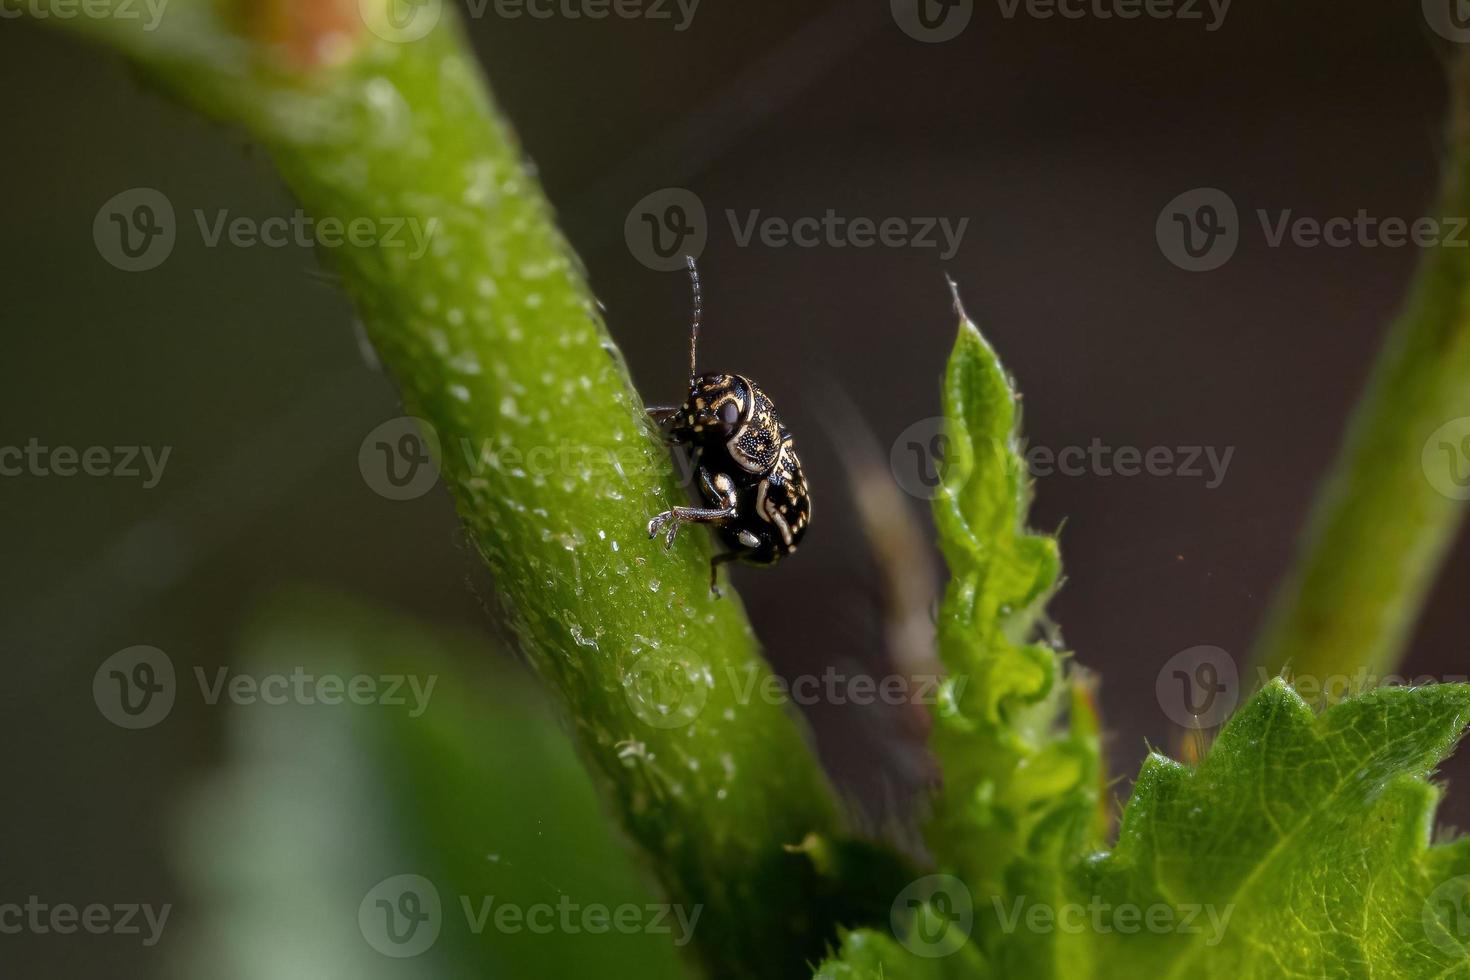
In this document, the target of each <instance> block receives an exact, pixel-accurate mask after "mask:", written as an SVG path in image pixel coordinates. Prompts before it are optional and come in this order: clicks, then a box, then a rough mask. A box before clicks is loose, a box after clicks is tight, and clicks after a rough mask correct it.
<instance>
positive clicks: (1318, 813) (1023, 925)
mask: <svg viewBox="0 0 1470 980" xmlns="http://www.w3.org/2000/svg"><path fill="white" fill-rule="evenodd" d="M1467 721H1470V687H1467V686H1464V685H1441V686H1436V687H1426V688H1417V689H1414V688H1384V689H1381V690H1377V691H1374V692H1372V693H1370V694H1367V695H1364V696H1362V697H1358V698H1354V699H1351V700H1348V701H1344V702H1342V703H1340V704H1338V705H1336V706H1334V707H1333V708H1331V709H1330V710H1328V711H1327V712H1325V713H1324V714H1321V715H1316V714H1314V713H1313V712H1312V710H1311V709H1310V708H1309V707H1308V706H1307V704H1306V703H1305V702H1304V701H1302V699H1301V698H1300V697H1299V696H1298V695H1297V694H1296V693H1295V692H1294V691H1292V690H1291V689H1290V688H1289V687H1288V686H1287V685H1286V684H1285V682H1284V681H1281V680H1277V681H1274V682H1272V684H1271V685H1270V686H1268V687H1267V688H1266V689H1264V690H1263V691H1261V692H1260V693H1259V694H1257V695H1256V696H1255V697H1254V698H1253V699H1251V701H1250V702H1249V703H1248V704H1247V705H1246V706H1245V707H1244V708H1243V709H1242V710H1241V711H1240V712H1239V713H1238V714H1237V715H1236V717H1235V718H1234V719H1233V720H1232V721H1231V722H1230V723H1229V724H1228V725H1227V726H1226V727H1225V729H1224V730H1223V731H1222V732H1221V734H1220V737H1219V739H1218V741H1217V742H1216V743H1215V745H1214V747H1213V748H1212V749H1211V751H1210V752H1209V754H1208V755H1207V756H1206V757H1205V759H1204V761H1203V762H1201V763H1200V765H1199V767H1198V768H1197V769H1191V768H1189V767H1187V766H1184V765H1181V764H1179V763H1176V762H1173V761H1171V760H1168V759H1165V758H1163V757H1162V756H1158V755H1154V756H1151V757H1150V758H1149V760H1148V761H1147V762H1146V763H1145V764H1144V767H1143V770H1142V772H1141V773H1140V775H1139V778H1138V782H1137V783H1136V785H1135V787H1134V791H1133V795H1132V798H1131V799H1130V800H1129V802H1128V806H1127V809H1126V811H1125V813H1124V817H1123V823H1122V828H1121V831H1120V834H1119V839H1118V843H1117V846H1116V847H1115V848H1114V850H1113V851H1112V852H1110V853H1105V854H1098V855H1095V856H1093V857H1091V858H1089V859H1087V860H1084V861H1082V862H1079V863H1077V864H1076V865H1074V866H1073V867H1072V868H1071V869H1070V870H1067V871H1065V872H1063V871H1062V870H1061V869H1060V868H1059V867H1055V868H1050V869H1048V868H1045V867H1044V866H1043V865H1042V864H1041V863H1039V862H1037V863H1034V864H1032V865H1030V866H1029V867H1028V866H1024V865H1018V866H1017V867H1016V868H1013V873H1012V874H1011V875H1009V876H1008V878H1007V887H1006V889H1005V890H1004V891H1003V892H996V893H991V894H984V893H979V892H977V893H976V894H975V895H974V905H975V921H976V925H977V928H978V927H979V924H980V922H981V921H982V917H983V915H984V913H985V911H986V909H987V908H988V910H989V912H990V913H991V914H992V915H993V916H994V918H995V921H996V922H998V923H999V924H1000V932H999V935H989V936H982V937H978V938H979V939H980V941H981V944H983V946H984V948H983V950H981V951H980V952H982V953H983V955H984V957H985V965H984V967H976V966H968V967H965V968H963V969H961V970H960V971H959V972H956V970H955V968H954V966H953V963H956V962H958V961H959V960H960V956H958V955H957V956H956V957H955V958H954V960H953V961H950V960H945V961H942V962H943V963H944V964H945V965H944V970H945V972H943V973H936V972H934V971H935V969H936V968H935V967H934V966H933V965H932V964H933V963H934V962H935V961H934V960H930V959H925V958H923V957H922V956H918V955H914V954H912V953H910V952H908V950H906V949H904V948H902V947H901V946H900V945H899V944H898V943H896V942H894V941H892V940H889V939H887V938H886V937H881V936H873V935H866V936H865V937H864V938H863V940H862V941H861V942H851V941H850V942H848V943H846V944H845V945H844V947H843V950H842V954H841V957H840V958H839V959H836V960H834V961H832V962H829V963H828V964H827V965H825V966H824V967H823V971H824V972H822V973H819V974H818V976H823V977H831V978H839V977H867V976H884V977H888V978H903V977H915V978H928V977H931V976H945V977H950V976H969V977H1006V978H1010V977H1040V978H1057V980H1063V978H1065V980H1087V978H1098V980H1104V978H1112V977H1149V978H1152V980H1176V978H1177V980H1183V978H1189V980H1208V978H1212V977H1218V978H1220V980H1239V978H1261V980H1275V978H1280V977H1364V978H1367V977H1393V978H1397V980H1411V978H1421V977H1422V978H1425V980H1429V978H1437V977H1470V838H1462V839H1459V840H1456V841H1453V842H1451V843H1448V844H1443V845H1440V846H1434V847H1431V846H1430V835H1431V830H1432V826H1433V815H1434V808H1435V805H1436V803H1437V802H1438V799H1439V792H1438V791H1437V790H1436V789H1435V787H1433V786H1432V785H1431V784H1430V783H1429V782H1428V781H1427V778H1426V777H1428V776H1429V774H1430V773H1432V772H1433V770H1434V768H1435V766H1436V765H1438V763H1439V762H1440V761H1441V760H1443V759H1444V758H1445V757H1446V756H1447V755H1448V754H1449V752H1450V751H1451V749H1452V748H1453V747H1454V744H1455V742H1456V740H1457V739H1458V738H1459V737H1460V735H1461V733H1462V732H1463V730H1464V727H1465V725H1466V723H1467ZM972 952H974V949H973V947H966V948H965V949H964V950H962V953H972ZM843 971H847V972H843ZM864 971H867V972H864Z"/></svg>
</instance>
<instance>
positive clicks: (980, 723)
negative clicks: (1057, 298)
mask: <svg viewBox="0 0 1470 980" xmlns="http://www.w3.org/2000/svg"><path fill="white" fill-rule="evenodd" d="M955 307H956V311H957V312H958V313H959V314H960V326H959V335H958V336H957V338H956V340H955V346H954V351H953V353H952V354H951V355H950V359H949V366H948V369H947V371H946V374H945V378H944V413H945V418H946V421H947V452H948V458H947V460H946V465H945V467H944V469H943V471H942V476H943V484H942V488H941V493H940V495H939V496H938V498H937V499H936V500H935V502H934V514H935V520H936V523H937V524H938V529H939V540H940V546H941V548H942V549H943V551H944V555H945V558H946V560H947V561H948V563H949V569H950V574H951V579H950V582H949V585H948V587H947V589H946V592H945V596H944V600H943V603H942V605H941V607H940V610H939V626H938V639H939V654H940V658H941V660H942V661H943V663H944V666H945V669H946V671H947V672H948V674H949V680H948V682H947V685H946V691H947V693H948V695H949V696H948V697H947V698H945V699H943V700H942V702H941V704H940V706H939V709H938V710H937V711H936V718H935V729H934V733H933V736H932V745H933V748H934V751H935V753H936V755H937V756H938V758H939V761H940V764H941V765H942V767H943V770H944V790H943V792H942V793H941V794H940V796H939V797H938V798H937V799H936V801H935V812H934V817H933V820H932V821H931V823H930V826H929V830H928V839H929V843H930V846H931V847H932V848H933V850H934V853H935V854H936V856H937V857H938V858H939V859H940V861H941V863H943V864H944V865H946V866H948V867H951V868H953V869H955V870H956V871H957V872H958V873H959V874H960V875H961V877H963V878H964V879H965V881H966V882H968V883H969V885H970V887H971V888H974V889H977V890H979V891H983V892H986V893H991V892H997V893H998V892H999V890H1000V889H1001V887H1002V884H1003V880H1004V876H1005V874H1006V873H1007V871H1008V869H1010V868H1011V867H1012V865H1013V864H1014V863H1016V862H1018V861H1020V862H1023V863H1024V862H1027V861H1030V860H1034V859H1037V858H1042V859H1043V860H1045V861H1047V862H1050V863H1053V864H1054V863H1055V862H1056V860H1057V858H1058V857H1072V856H1080V855H1081V854H1082V853H1083V852H1084V851H1085V850H1086V849H1087V848H1088V847H1091V846H1094V845H1095V844H1096V843H1097V842H1098V841H1099V838H1100V833H1101V829H1102V828H1101V821H1100V819H1099V813H1100V811H1099V807H1098V800H1099V795H1100V787H1101V774H1100V773H1101V770H1100V763H1099V755H1098V739H1097V725H1096V720H1095V718H1094V717H1093V713H1092V709H1091V704H1090V692H1089V691H1088V689H1087V687H1086V686H1085V684H1084V683H1082V681H1081V678H1080V677H1077V676H1073V677H1067V676H1066V672H1065V671H1064V665H1063V658H1062V656H1061V655H1060V654H1059V653H1058V652H1057V650H1055V649H1054V648H1053V646H1052V645H1051V644H1050V643H1047V642H1039V641H1037V639H1036V634H1037V632H1038V630H1037V626H1038V619H1039V617H1040V614H1041V610H1042V606H1043V605H1044V603H1045V602H1046V600H1047V598H1048V597H1049V596H1050V595H1051V593H1052V591H1053V590H1054V589H1055V588H1056V584H1057V579H1058V576H1059V574H1060V569H1061V559H1060V557H1059V554H1058V548H1057V542H1056V539H1055V538H1052V537H1050V536H1046V535H1040V534H1034V533H1031V532H1030V531H1028V530H1026V527H1025V518H1026V510H1027V507H1028V506H1029V504H1030V499H1031V488H1030V482H1029V479H1028V476H1027V473H1026V469H1025V466H1024V465H1023V462H1022V458H1021V447H1020V444H1019V437H1018V423H1019V419H1018V412H1017V409H1016V401H1017V398H1018V396H1017V395H1016V392H1015V391H1014V389H1013V388H1012V386H1011V382H1010V379H1009V378H1008V377H1007V375H1006V373H1005V370H1004V369H1003V368H1002V367H1001V364H1000V360H999V358H997V356H996V354H995V352H994V351H993V350H992V349H991V347H990V345H989V344H987V343H986V342H985V339H984V338H983V337H982V336H981V335H980V331H979V330H977V329H976V328H975V325H974V324H973V323H972V322H971V321H970V320H969V318H968V317H967V316H965V314H964V311H963V309H962V308H961V307H960V305H959V301H958V296H956V302H955ZM1069 705H1070V707H1071V714H1072V719H1071V723H1070V724H1069V725H1063V724H1061V723H1060V719H1061V717H1062V715H1063V714H1064V712H1065V711H1066V709H1067V708H1068V706H1069Z"/></svg>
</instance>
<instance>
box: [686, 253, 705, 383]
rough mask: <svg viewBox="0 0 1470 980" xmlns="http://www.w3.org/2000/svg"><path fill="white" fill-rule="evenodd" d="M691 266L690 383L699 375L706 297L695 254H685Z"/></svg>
mask: <svg viewBox="0 0 1470 980" xmlns="http://www.w3.org/2000/svg"><path fill="white" fill-rule="evenodd" d="M684 261H685V262H686V263H687V264H688V266H689V288H690V289H691V290H693V292H694V314H693V316H692V317H691V323H690V327H689V383H690V384H691V385H693V384H694V378H695V377H696V375H697V373H698V372H697V370H696V369H695V363H696V360H695V356H696V353H697V351H698V350H699V319H700V317H701V316H702V315H703V314H704V298H703V296H702V295H701V294H700V290H699V269H698V268H697V267H696V266H695V265H694V256H692V255H686V256H684Z"/></svg>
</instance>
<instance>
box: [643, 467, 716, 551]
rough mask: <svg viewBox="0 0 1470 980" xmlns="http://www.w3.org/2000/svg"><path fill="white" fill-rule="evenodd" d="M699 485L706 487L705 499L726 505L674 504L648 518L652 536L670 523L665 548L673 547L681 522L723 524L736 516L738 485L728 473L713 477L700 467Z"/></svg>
mask: <svg viewBox="0 0 1470 980" xmlns="http://www.w3.org/2000/svg"><path fill="white" fill-rule="evenodd" d="M699 485H700V488H701V489H703V490H704V495H705V499H706V500H708V501H710V502H711V503H718V504H721V505H723V506H720V507H673V508H671V509H669V510H666V511H664V512H663V513H662V514H659V515H658V516H657V517H655V518H654V519H653V520H651V521H649V522H648V536H649V537H650V538H652V537H656V536H657V535H658V532H659V531H660V530H661V529H662V528H663V526H664V525H665V524H667V525H668V526H669V530H668V533H667V534H666V535H665V536H664V550H665V551H667V550H668V549H669V548H672V547H673V546H674V536H675V535H676V534H678V533H679V525H680V524H723V523H725V522H726V521H728V520H730V519H731V518H732V517H734V516H736V510H735V487H734V485H733V484H732V483H731V482H730V478H729V477H728V476H726V475H725V474H723V473H721V474H719V475H718V476H713V477H712V476H710V472H709V470H707V469H704V468H702V467H701V468H700V471H699Z"/></svg>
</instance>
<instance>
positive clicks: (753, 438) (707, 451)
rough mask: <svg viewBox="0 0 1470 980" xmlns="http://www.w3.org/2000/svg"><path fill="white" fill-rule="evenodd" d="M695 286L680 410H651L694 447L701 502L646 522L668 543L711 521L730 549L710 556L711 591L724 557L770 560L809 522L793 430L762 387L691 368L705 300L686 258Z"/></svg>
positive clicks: (671, 434) (673, 436) (672, 436)
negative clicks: (684, 529) (683, 528)
mask: <svg viewBox="0 0 1470 980" xmlns="http://www.w3.org/2000/svg"><path fill="white" fill-rule="evenodd" d="M687 261H688V263H689V281H690V284H691V286H692V288H693V291H694V316H693V325H692V326H691V327H690V330H689V395H688V398H687V399H686V400H685V402H684V404H683V405H680V406H679V407H677V408H674V407H666V408H650V409H649V410H648V412H649V414H650V415H651V416H653V417H654V418H655V419H656V420H658V422H659V424H660V425H661V426H666V427H667V428H666V430H665V431H666V433H667V436H668V439H669V441H670V442H671V443H674V444H676V445H681V446H689V447H692V453H691V459H692V462H693V465H694V466H696V467H698V472H699V492H700V495H701V496H702V497H703V498H704V501H705V503H706V504H707V505H708V506H706V507H673V508H671V509H669V510H666V511H664V512H663V513H662V514H659V515H658V516H657V517H655V518H654V519H653V520H651V521H649V522H648V536H649V537H650V538H651V537H655V536H656V535H657V534H658V533H659V531H661V530H663V528H664V526H665V525H667V526H668V531H667V532H665V535H664V548H665V549H667V548H669V547H672V546H673V543H674V536H675V535H676V534H678V533H679V525H681V524H696V523H697V524H713V525H715V527H717V528H718V529H719V532H720V537H721V538H722V539H724V542H725V546H726V547H727V548H728V549H730V550H729V551H727V552H724V553H723V554H718V555H715V556H714V558H713V559H712V560H711V561H710V569H709V574H710V581H709V587H710V591H711V592H713V593H715V595H719V592H720V590H719V589H718V588H717V587H716V584H715V580H716V577H717V576H718V574H719V567H720V566H721V565H722V564H724V563H725V562H728V561H737V560H738V561H744V562H749V563H750V564H753V565H774V564H775V563H776V562H778V561H780V560H781V559H782V558H784V557H786V556H787V555H789V554H791V553H792V552H794V551H796V546H797V545H798V544H800V543H801V538H802V535H804V534H806V527H807V524H809V523H810V522H811V516H812V503H811V498H810V497H809V496H808V494H807V486H806V477H805V476H804V475H803V474H802V472H801V460H800V459H798V458H797V456H796V449H795V448H794V447H793V445H792V442H791V433H789V432H787V431H786V426H784V425H782V424H781V419H780V418H779V417H778V416H777V415H776V408H775V406H774V405H772V404H771V400H770V399H769V398H767V397H766V394H765V392H763V391H761V390H760V389H759V388H757V387H756V386H755V383H754V382H752V381H751V380H750V379H748V378H744V377H741V376H740V375H738V374H700V373H698V370H697V369H696V367H695V364H696V359H695V358H696V352H697V350H698V344H699V320H700V316H701V313H702V311H703V301H702V299H701V297H700V290H699V270H698V269H696V268H695V265H694V259H693V258H689V259H688V260H687Z"/></svg>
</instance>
